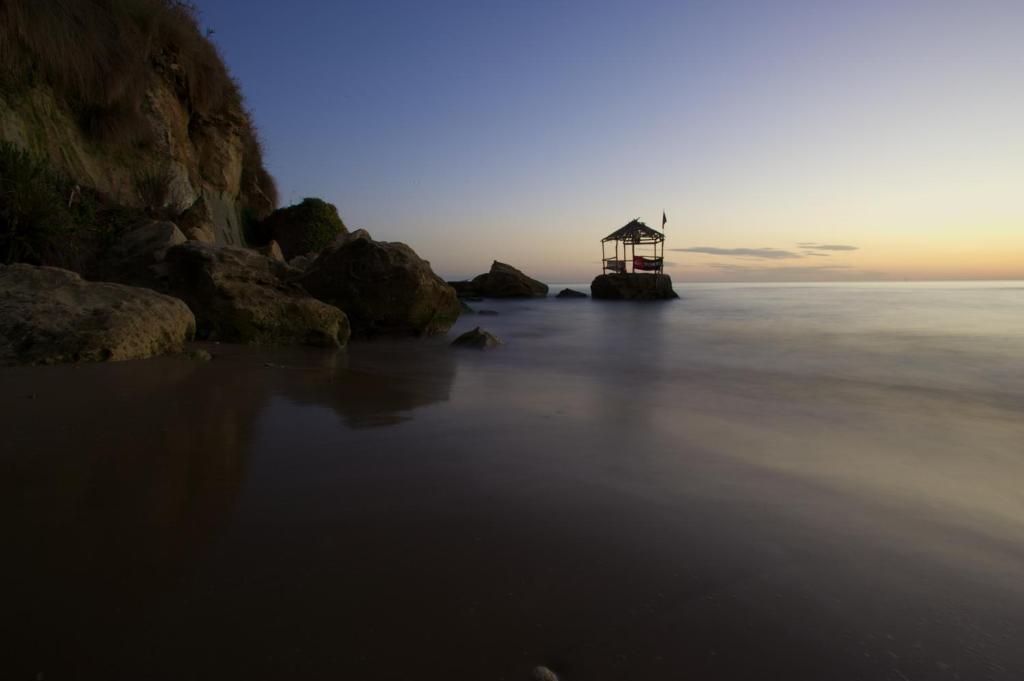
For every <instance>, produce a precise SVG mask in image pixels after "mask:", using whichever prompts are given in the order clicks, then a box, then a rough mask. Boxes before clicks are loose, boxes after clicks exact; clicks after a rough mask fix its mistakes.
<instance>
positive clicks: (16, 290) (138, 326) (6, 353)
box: [0, 264, 196, 364]
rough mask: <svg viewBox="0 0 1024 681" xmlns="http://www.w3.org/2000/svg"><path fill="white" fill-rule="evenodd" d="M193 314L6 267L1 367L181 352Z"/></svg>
mask: <svg viewBox="0 0 1024 681" xmlns="http://www.w3.org/2000/svg"><path fill="white" fill-rule="evenodd" d="M195 328H196V321H195V317H194V316H193V315H192V312H191V311H190V310H189V308H188V306H186V305H185V303H183V302H182V301H180V300H178V299H177V298H172V297H170V296H166V295H163V294H160V293H157V292H155V291H151V290H149V289H144V288H137V287H134V286H126V285H124V284H111V283H101V282H89V281H85V280H84V279H82V278H81V277H80V276H79V275H77V274H75V273H74V272H69V271H67V270H62V269H58V268H56V267H38V266H34V265H25V264H15V265H0V364H56V363H60V362H97V361H107V360H125V359H142V358H144V357H153V356H155V355H162V354H168V353H176V352H181V350H182V348H183V347H184V345H185V343H186V342H188V341H190V340H192V338H193V335H194V334H195Z"/></svg>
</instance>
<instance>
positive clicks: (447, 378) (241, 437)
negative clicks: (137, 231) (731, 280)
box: [0, 287, 1024, 681]
mask: <svg viewBox="0 0 1024 681" xmlns="http://www.w3.org/2000/svg"><path fill="white" fill-rule="evenodd" d="M833 291H834V293H833ZM958 291H959V290H957V291H952V292H949V291H944V292H942V294H941V296H939V297H938V298H936V297H934V296H933V295H932V292H931V291H929V290H925V291H923V292H922V293H920V294H919V295H918V294H914V295H912V294H913V293H914V292H913V291H905V290H904V289H903V288H901V287H894V288H892V289H891V290H890V289H884V290H883V291H882V292H881V293H877V292H872V293H871V294H870V295H865V294H863V293H861V292H859V290H854V291H850V290H847V289H832V288H822V289H813V290H810V291H806V290H803V289H801V290H789V289H786V290H782V291H779V290H775V289H772V290H769V291H765V290H762V289H756V290H754V291H752V292H747V293H744V292H743V291H734V290H729V291H727V292H726V293H727V295H726V293H722V292H721V291H720V290H719V289H714V290H711V291H709V292H707V293H706V294H705V295H703V296H702V295H700V293H701V292H700V291H699V290H694V291H689V292H688V293H687V296H685V297H684V298H683V300H681V301H680V302H679V303H678V304H677V305H675V306H664V307H661V306H659V307H648V306H629V305H603V304H597V303H593V302H587V303H584V304H580V305H572V306H570V307H566V306H565V305H562V304H560V303H559V302H556V301H547V302H545V301H536V302H533V303H531V304H530V305H527V306H523V305H520V304H516V303H509V304H504V303H501V302H495V303H494V307H495V308H496V309H498V310H499V313H500V314H498V315H495V316H493V317H490V318H488V321H487V328H488V330H489V331H492V332H495V333H497V335H499V336H501V337H503V338H505V339H506V340H508V341H509V342H508V343H507V345H504V346H502V347H501V348H500V349H498V350H496V351H494V352H456V351H454V350H451V349H449V348H448V347H447V346H446V344H445V342H444V339H432V340H424V341H420V342H418V343H415V344H411V343H402V342H394V343H391V342H389V343H380V344H377V343H374V344H372V345H354V346H352V347H351V348H350V350H349V352H348V353H347V354H344V353H341V354H333V353H322V352H321V353H317V352H311V351H299V352H261V351H250V350H245V349H233V350H232V349H228V348H214V353H215V354H219V355H220V356H218V357H217V358H216V359H215V360H214V361H213V362H211V363H209V364H197V363H193V362H188V361H184V360H158V361H153V362H144V363H130V364H123V365H109V366H100V367H80V368H70V367H63V368H53V369H33V370H10V371H3V372H0V380H2V381H3V385H4V388H5V389H4V390H3V391H0V417H2V418H4V419H5V420H4V422H3V432H4V433H5V434H6V435H7V436H8V439H7V441H6V442H5V445H8V446H5V447H4V448H3V450H2V452H0V465H2V470H0V473H2V479H0V485H3V487H2V489H0V492H2V501H0V504H3V509H2V510H3V512H2V514H0V529H2V530H3V532H4V536H5V537H10V538H11V541H10V542H8V544H6V545H5V548H9V551H8V553H9V555H11V556H13V559H10V560H7V561H5V562H4V563H3V565H2V567H0V570H3V576H4V577H5V579H6V582H5V583H7V584H12V585H13V586H14V588H12V589H11V590H10V591H11V594H12V595H11V597H10V598H9V599H8V602H9V605H8V608H7V610H6V613H7V614H8V617H7V618H5V620H4V622H5V627H6V632H5V633H4V639H3V640H4V641H5V643H9V644H10V648H11V649H13V650H15V651H16V654H15V656H14V658H13V659H14V660H15V663H14V664H13V667H14V669H15V671H17V672H19V673H20V672H22V671H24V672H25V674H21V676H27V677H28V678H32V677H33V676H34V675H35V674H37V673H39V672H44V673H45V677H44V678H76V674H77V677H78V678H104V679H136V678H147V679H157V680H163V679H166V680H168V681H171V680H173V681H178V680H179V679H190V678H192V679H213V678H216V679H234V678H242V679H280V678H315V679H321V678H322V679H328V678H329V679H335V678H340V679H368V680H375V679H389V680H390V679H408V678H496V679H500V678H506V679H510V680H511V679H526V678H529V673H530V670H531V669H533V667H534V666H536V665H538V664H544V665H546V666H548V667H551V668H553V669H555V670H556V671H557V672H558V673H559V674H560V676H561V677H563V678H565V679H568V680H569V681H573V679H578V680H582V681H619V680H621V679H627V678H628V679H690V678H693V679H702V680H712V679H716V680H728V681H734V680H735V681H747V680H748V679H760V678H771V679H774V678H779V679H787V680H794V681H795V680H807V681H818V680H819V679H830V680H831V681H854V680H857V679H872V680H874V679H883V680H888V679H892V680H893V681H900V680H905V679H914V680H915V681H922V680H935V681H946V680H952V679H957V678H960V679H976V678H977V679H983V678H991V679H995V680H996V681H1019V679H1021V678H1024V648H1021V646H1020V645H1019V643H1018V642H1019V641H1020V640H1021V636H1022V632H1024V587H1022V586H1021V585H1022V584H1024V552H1022V551H1021V549H1020V547H1021V546H1024V523H1022V521H1021V518H1024V495H1022V494H1021V492H1020V485H1019V481H1020V479H1021V478H1022V477H1024V461H1022V459H1021V456H1020V442H1022V441H1024V422H1022V421H1021V419H1020V413H1021V409H1022V408H1024V391H1022V390H1021V386H1022V385H1024V382H1022V380H1024V373H1022V371H1024V355H1022V354H1021V353H1022V352H1024V350H1022V348H1024V344H1022V343H1021V339H1024V326H1021V323H1020V320H1019V314H1018V310H1019V301H1020V298H1019V294H1018V293H1015V292H1014V291H1012V290H1009V291H1004V292H1002V293H999V292H994V293H993V292H986V293H985V295H984V297H983V300H982V299H981V298H979V296H980V294H979V293H978V291H977V290H976V289H974V288H967V289H965V292H958ZM1022 291H1024V289H1022ZM880 296H881V297H880ZM833 297H837V298H838V299H839V300H841V301H842V304H841V305H840V304H836V303H835V301H834V300H832V298H833ZM891 297H895V298H897V299H898V300H904V304H902V305H900V306H899V307H900V310H901V312H900V314H899V315H898V316H897V317H895V318H890V319H887V320H886V324H885V325H884V328H882V329H877V328H874V325H876V324H877V323H878V322H877V319H878V314H877V310H878V308H879V305H880V301H882V302H884V301H885V300H887V299H888V298H891ZM951 297H952V298H955V299H956V300H959V301H960V302H959V303H957V304H956V305H952V306H951V304H950V298H951ZM907 298H909V300H906V299H907ZM997 298H998V299H999V300H1001V301H1002V302H1001V303H1000V304H998V305H996V304H995V303H994V302H993V301H994V300H996V299H997ZM898 300H897V302H898ZM930 301H931V302H930ZM936 301H938V302H936ZM910 303H913V304H910ZM982 303H984V305H985V307H981V304H982ZM857 305H859V307H857ZM950 309H954V310H959V311H960V312H959V313H958V316H957V317H956V320H955V323H950V321H949V317H948V316H946V315H945V314H944V313H945V312H946V311H948V310H950ZM975 310H983V311H984V314H982V315H981V316H980V317H978V316H976V315H975V313H974V311H975ZM999 310H1003V311H1004V312H1002V313H998V314H996V312H998V311H999ZM994 311H996V312H994ZM837 315H840V316H841V318H839V319H837V318H836V316H837ZM915 315H916V316H915ZM722 320H726V321H725V323H723V322H722ZM780 320H782V321H781V322H780ZM459 324H460V327H458V328H456V329H454V331H453V333H458V332H460V331H462V330H465V328H466V327H467V326H469V327H470V328H471V327H472V326H474V325H475V324H476V319H472V318H469V319H465V320H462V321H460V322H459ZM986 325H987V326H986ZM1014 325H1016V326H1014ZM835 328H852V329H861V331H860V332H859V333H852V332H851V333H845V334H842V335H841V336H838V335H837V334H836V333H835ZM965 328H969V329H971V330H972V335H971V336H970V337H967V336H966V335H965V334H964V333H963V332H962V330H963V329H965ZM32 394H34V397H30V395H32ZM383 426H386V427H383ZM9 666H12V665H9ZM3 671H7V670H6V669H4V670H3ZM15 678H18V675H15Z"/></svg>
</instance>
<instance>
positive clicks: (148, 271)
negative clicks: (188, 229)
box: [100, 220, 188, 288]
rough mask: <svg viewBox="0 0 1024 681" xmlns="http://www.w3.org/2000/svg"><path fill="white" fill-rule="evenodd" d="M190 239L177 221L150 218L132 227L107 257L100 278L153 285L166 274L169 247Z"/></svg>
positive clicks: (147, 285) (115, 244) (146, 285)
mask: <svg viewBox="0 0 1024 681" xmlns="http://www.w3.org/2000/svg"><path fill="white" fill-rule="evenodd" d="M187 241H188V239H187V238H186V237H185V235H184V234H183V233H182V232H181V230H180V229H178V227H177V225H175V224H174V223H173V222H165V221H159V220H150V221H149V222H144V223H142V224H139V225H138V226H136V227H134V228H132V229H130V230H128V231H127V232H125V233H124V234H123V235H121V237H120V238H119V239H118V240H117V241H116V242H115V243H114V245H113V247H112V248H111V249H110V251H109V253H107V255H106V257H105V258H104V259H103V263H102V265H101V268H100V278H102V279H107V280H110V281H119V282H122V283H125V284H134V285H138V286H145V287H147V288H153V287H155V286H156V285H157V283H158V282H159V281H161V280H162V279H163V277H164V276H165V272H164V271H163V267H162V263H163V261H164V257H165V256H166V255H167V251H168V250H170V249H171V248H173V247H175V246H178V245H180V244H183V243H186V242H187Z"/></svg>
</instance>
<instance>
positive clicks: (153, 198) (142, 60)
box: [0, 0, 277, 244]
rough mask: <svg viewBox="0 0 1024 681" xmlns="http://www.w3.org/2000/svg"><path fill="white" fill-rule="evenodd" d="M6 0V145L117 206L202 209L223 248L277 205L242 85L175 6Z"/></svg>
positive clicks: (2, 86) (1, 131) (2, 115)
mask: <svg viewBox="0 0 1024 681" xmlns="http://www.w3.org/2000/svg"><path fill="white" fill-rule="evenodd" d="M64 4H65V3H48V2H47V3H40V2H38V1H37V0H6V2H4V3H2V4H0V60H2V62H3V64H4V69H5V71H7V73H5V74H3V76H2V77H0V140H6V141H9V142H11V143H13V144H15V145H17V146H19V147H21V148H23V149H26V150H28V151H29V152H30V153H32V154H33V155H35V156H36V157H39V158H45V159H47V160H48V161H49V162H50V164H51V165H52V166H53V167H54V168H56V169H57V170H59V171H61V172H63V173H64V174H66V175H68V176H69V177H70V178H71V179H72V180H73V181H75V182H77V183H79V184H81V185H82V186H83V187H89V188H93V189H96V190H98V191H99V193H100V195H101V196H103V197H104V198H106V199H108V200H109V201H110V202H112V203H116V204H118V205H122V206H129V207H147V208H160V209H165V210H166V211H167V212H168V213H170V214H177V213H180V212H182V211H184V210H185V209H187V208H189V207H190V206H192V205H193V204H196V202H197V200H198V199H202V201H201V202H199V204H198V205H199V206H201V207H202V213H203V215H202V216H201V217H202V219H203V221H206V222H207V224H208V226H209V228H210V229H212V232H213V237H214V239H215V241H216V242H217V243H221V244H243V243H244V235H243V219H244V218H245V217H247V216H253V217H263V216H264V215H266V214H268V213H269V212H270V211H271V210H273V208H274V207H275V204H276V201H277V197H276V190H275V188H274V184H273V179H272V178H271V177H270V175H269V174H268V173H267V172H266V170H265V169H264V168H263V165H262V158H261V151H260V146H259V141H258V139H257V137H256V133H255V129H254V126H253V124H252V122H251V120H250V118H249V115H248V113H247V112H246V110H245V108H244V106H243V103H242V99H241V96H240V94H239V91H238V88H237V86H236V85H235V83H234V81H232V79H231V78H230V76H229V75H228V72H227V69H226V68H225V67H224V64H223V62H222V61H221V60H220V57H219V55H218V54H217V51H216V49H215V48H214V47H213V45H212V44H211V43H210V42H209V41H208V40H207V39H206V38H205V37H204V36H203V35H202V34H201V33H200V31H199V28H198V25H197V23H196V20H195V17H194V14H193V12H192V10H190V9H189V7H188V6H187V5H185V4H183V3H179V2H175V1H174V0H121V1H118V2H114V0H97V1H96V2H90V3H70V4H68V6H67V7H61V5H64Z"/></svg>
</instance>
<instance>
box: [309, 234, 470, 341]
mask: <svg viewBox="0 0 1024 681" xmlns="http://www.w3.org/2000/svg"><path fill="white" fill-rule="evenodd" d="M300 281H301V283H302V285H303V286H304V287H305V288H306V290H307V291H309V292H310V293H311V294H313V295H314V296H316V297H317V298H319V299H320V300H323V301H325V302H328V303H330V304H332V305H337V306H338V307H340V308H341V309H343V310H345V313H346V314H348V317H349V319H350V320H351V322H352V330H353V332H354V333H356V334H360V335H363V336H372V335H377V334H411V335H422V334H435V333H444V332H446V331H447V330H448V329H449V328H451V325H452V324H454V323H455V320H456V319H458V317H459V314H460V313H461V311H462V310H461V308H460V306H459V300H458V298H457V297H456V296H455V289H453V288H452V287H451V286H448V284H446V283H445V282H444V280H442V279H441V278H440V277H439V276H437V275H436V274H434V271H433V270H432V269H430V263H428V262H427V261H426V260H423V259H422V258H420V257H419V256H418V255H416V252H415V251H413V250H412V249H411V248H409V247H408V246H406V245H405V244H402V243H396V242H387V241H374V240H373V239H371V238H370V237H369V235H367V234H366V233H365V232H363V233H362V234H359V235H356V234H353V235H352V236H351V237H349V238H348V239H339V240H337V241H335V242H334V243H333V244H331V245H330V246H329V247H328V248H327V249H325V250H324V251H323V252H322V253H321V254H320V257H318V258H317V259H316V261H315V262H314V263H313V264H312V265H310V266H309V269H307V270H306V272H305V274H303V275H302V278H301V279H300Z"/></svg>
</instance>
